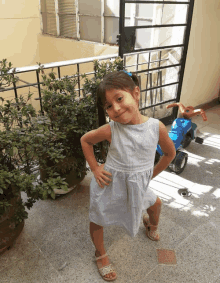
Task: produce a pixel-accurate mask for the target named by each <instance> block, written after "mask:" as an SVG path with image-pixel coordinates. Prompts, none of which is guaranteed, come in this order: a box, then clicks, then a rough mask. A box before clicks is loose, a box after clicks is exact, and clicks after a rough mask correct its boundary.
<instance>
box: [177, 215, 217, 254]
mask: <svg viewBox="0 0 220 283" xmlns="http://www.w3.org/2000/svg"><path fill="white" fill-rule="evenodd" d="M209 222H210V221H207V222H206V223H204V224H202V225H199V226H198V227H197V228H196V229H195V230H194V231H193V232H191V233H190V234H189V235H188V236H187V237H186V238H185V239H184V240H183V241H181V242H180V243H179V244H178V245H177V246H176V248H175V250H176V251H177V250H178V249H179V248H180V247H181V246H182V245H183V244H184V243H185V242H186V241H187V240H188V238H189V237H192V236H195V233H196V232H197V230H198V229H199V228H201V227H202V226H204V225H206V224H207V223H209ZM197 237H198V238H199V240H200V241H202V242H203V243H204V244H206V245H208V246H209V247H210V248H212V246H211V245H210V244H209V243H208V242H207V241H205V240H204V239H203V238H202V237H200V236H197ZM217 249H218V248H217Z"/></svg>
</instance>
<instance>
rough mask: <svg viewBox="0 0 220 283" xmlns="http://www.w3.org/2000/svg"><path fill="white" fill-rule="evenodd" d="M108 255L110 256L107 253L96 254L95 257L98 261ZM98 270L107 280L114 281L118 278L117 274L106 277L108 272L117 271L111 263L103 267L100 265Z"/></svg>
mask: <svg viewBox="0 0 220 283" xmlns="http://www.w3.org/2000/svg"><path fill="white" fill-rule="evenodd" d="M106 256H108V255H107V254H104V255H102V256H99V257H96V256H95V259H96V261H97V260H99V259H102V258H104V257H106ZM97 267H98V263H97ZM98 271H99V273H100V274H101V276H102V278H103V279H104V280H106V281H114V280H115V279H116V278H117V276H115V277H113V278H106V277H104V276H105V275H107V274H109V273H112V272H115V270H114V269H113V267H112V265H111V264H109V265H106V266H103V267H101V268H99V267H98Z"/></svg>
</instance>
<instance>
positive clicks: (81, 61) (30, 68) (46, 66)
mask: <svg viewBox="0 0 220 283" xmlns="http://www.w3.org/2000/svg"><path fill="white" fill-rule="evenodd" d="M118 56H119V55H118V54H110V55H103V56H94V57H89V60H88V58H81V59H74V60H66V61H60V62H52V63H47V64H43V69H45V70H46V69H50V68H57V67H67V66H72V65H76V64H86V63H91V62H93V61H94V60H100V61H102V60H108V59H111V58H117V57H118ZM38 69H39V65H34V66H27V67H20V68H16V72H15V74H19V73H27V72H31V71H36V70H38ZM12 72H13V68H12V69H11V70H9V71H8V73H9V74H11V73H12Z"/></svg>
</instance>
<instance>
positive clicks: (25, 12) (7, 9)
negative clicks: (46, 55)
mask: <svg viewBox="0 0 220 283" xmlns="http://www.w3.org/2000/svg"><path fill="white" fill-rule="evenodd" d="M0 19H1V32H0V41H1V44H0V59H3V58H7V60H8V61H9V62H10V61H11V62H12V64H13V66H14V67H22V66H25V65H35V64H36V61H38V60H39V54H38V42H37V36H36V35H37V34H39V33H40V17H39V0H31V1H30V0H16V1H15V0H0Z"/></svg>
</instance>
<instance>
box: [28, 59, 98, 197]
mask: <svg viewBox="0 0 220 283" xmlns="http://www.w3.org/2000/svg"><path fill="white" fill-rule="evenodd" d="M39 65H40V64H39ZM39 72H41V73H42V79H43V87H44V88H43V89H42V94H43V95H42V109H43V112H44V115H40V113H39V115H38V117H37V118H36V119H35V121H34V123H35V125H36V129H37V132H38V133H39V128H38V126H37V125H41V133H40V134H38V135H36V134H34V135H33V140H34V143H33V144H34V154H35V156H36V158H37V159H38V161H39V169H40V179H41V181H43V182H45V181H46V180H48V178H49V177H52V178H53V177H54V176H55V175H57V176H60V177H61V178H62V179H65V181H66V182H67V183H68V188H67V190H65V188H64V187H60V188H57V189H55V190H54V191H55V193H56V194H63V193H66V192H69V191H70V190H72V189H73V188H74V187H75V185H76V184H78V183H79V182H81V181H82V180H83V178H84V177H85V174H86V171H87V168H86V160H85V157H84V155H83V152H82V148H81V143H80V138H81V136H82V135H84V134H85V133H86V132H87V131H89V130H91V129H92V128H93V127H94V124H95V120H96V117H95V115H94V113H96V105H95V103H94V101H93V98H92V97H91V96H89V95H87V96H85V97H82V98H79V97H77V95H76V93H75V85H76V79H75V78H70V77H67V76H65V77H64V78H62V79H57V78H56V74H55V72H53V70H52V71H51V72H50V73H49V74H48V75H46V74H45V71H44V69H43V65H40V66H39Z"/></svg>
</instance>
